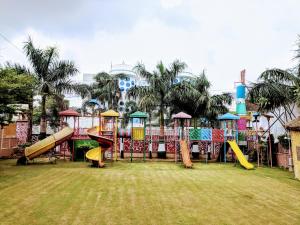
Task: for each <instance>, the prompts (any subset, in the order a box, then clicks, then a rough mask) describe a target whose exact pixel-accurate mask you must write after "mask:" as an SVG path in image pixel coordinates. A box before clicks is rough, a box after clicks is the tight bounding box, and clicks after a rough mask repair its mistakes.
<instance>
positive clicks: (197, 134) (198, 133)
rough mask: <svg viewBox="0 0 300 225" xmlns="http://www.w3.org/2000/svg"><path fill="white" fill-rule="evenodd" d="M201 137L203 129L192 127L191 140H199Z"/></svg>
mask: <svg viewBox="0 0 300 225" xmlns="http://www.w3.org/2000/svg"><path fill="white" fill-rule="evenodd" d="M200 138H201V129H190V140H191V141H198V140H200Z"/></svg>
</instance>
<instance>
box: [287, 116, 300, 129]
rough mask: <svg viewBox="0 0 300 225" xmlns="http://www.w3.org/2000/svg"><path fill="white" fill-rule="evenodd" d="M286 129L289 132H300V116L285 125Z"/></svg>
mask: <svg viewBox="0 0 300 225" xmlns="http://www.w3.org/2000/svg"><path fill="white" fill-rule="evenodd" d="M285 127H286V128H287V129H288V130H293V131H300V116H298V118H296V119H294V120H291V121H290V122H288V123H286V124H285Z"/></svg>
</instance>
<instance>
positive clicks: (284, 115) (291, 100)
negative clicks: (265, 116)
mask: <svg viewBox="0 0 300 225" xmlns="http://www.w3.org/2000/svg"><path fill="white" fill-rule="evenodd" d="M248 98H249V100H250V102H252V103H255V104H257V105H258V106H259V111H260V112H271V113H272V114H273V115H274V116H275V117H276V119H277V120H278V121H279V122H280V123H281V124H282V126H283V127H284V124H285V123H286V122H287V121H288V120H291V119H293V118H295V114H294V108H295V106H296V104H297V103H298V104H300V101H299V100H300V78H299V77H298V76H297V75H295V74H293V71H291V70H281V69H277V68H275V69H268V70H266V71H264V72H263V73H262V74H261V75H260V76H259V79H258V82H256V83H253V84H252V85H251V87H250V91H249V93H248Z"/></svg>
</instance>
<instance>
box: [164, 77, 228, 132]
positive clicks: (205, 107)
mask: <svg viewBox="0 0 300 225" xmlns="http://www.w3.org/2000/svg"><path fill="white" fill-rule="evenodd" d="M209 88H210V82H209V81H208V79H207V77H206V75H205V73H204V72H203V73H202V74H200V75H199V76H198V77H196V78H190V79H189V80H186V81H182V82H180V83H178V84H176V86H175V87H174V88H173V90H172V91H171V92H170V93H169V98H170V102H171V103H172V112H179V111H184V112H186V113H188V114H190V115H191V116H192V117H193V126H194V127H195V128H196V127H197V121H198V119H199V118H205V119H206V120H208V121H210V122H214V121H215V120H216V117H217V116H218V115H219V114H222V113H225V112H227V111H228V108H227V107H226V105H229V104H231V101H232V96H231V94H229V93H223V94H220V95H211V94H210V93H209Z"/></svg>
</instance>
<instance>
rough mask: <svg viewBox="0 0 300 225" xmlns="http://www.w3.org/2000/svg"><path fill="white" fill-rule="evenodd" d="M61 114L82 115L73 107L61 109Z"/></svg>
mask: <svg viewBox="0 0 300 225" xmlns="http://www.w3.org/2000/svg"><path fill="white" fill-rule="evenodd" d="M58 114H59V115H60V116H80V114H79V113H78V112H76V111H75V110H73V109H68V110H65V111H61V112H59V113H58Z"/></svg>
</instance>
